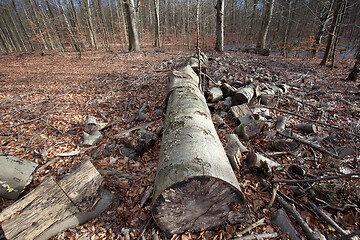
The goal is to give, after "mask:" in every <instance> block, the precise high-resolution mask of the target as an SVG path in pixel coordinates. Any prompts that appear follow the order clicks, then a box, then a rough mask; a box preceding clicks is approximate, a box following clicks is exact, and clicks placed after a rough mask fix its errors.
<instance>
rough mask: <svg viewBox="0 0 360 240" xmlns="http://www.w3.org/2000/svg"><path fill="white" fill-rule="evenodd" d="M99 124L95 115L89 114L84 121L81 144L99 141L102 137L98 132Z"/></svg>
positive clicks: (92, 143)
mask: <svg viewBox="0 0 360 240" xmlns="http://www.w3.org/2000/svg"><path fill="white" fill-rule="evenodd" d="M100 126H101V125H100V124H98V122H97V120H96V117H94V116H89V117H88V118H87V119H86V121H85V126H84V131H83V144H84V145H90V146H93V145H95V144H97V143H98V142H100V141H101V140H102V138H103V136H102V134H101V133H100V132H99V130H100Z"/></svg>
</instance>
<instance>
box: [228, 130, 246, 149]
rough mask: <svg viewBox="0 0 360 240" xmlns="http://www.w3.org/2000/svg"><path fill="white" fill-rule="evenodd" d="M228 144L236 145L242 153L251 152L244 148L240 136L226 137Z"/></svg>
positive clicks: (231, 135)
mask: <svg viewBox="0 0 360 240" xmlns="http://www.w3.org/2000/svg"><path fill="white" fill-rule="evenodd" d="M225 139H226V141H227V143H235V144H236V145H237V146H238V147H239V149H240V152H241V153H247V152H249V150H248V149H247V148H246V147H245V146H244V144H242V143H241V142H240V140H239V138H238V136H237V135H236V134H233V133H232V134H228V135H226V137H225Z"/></svg>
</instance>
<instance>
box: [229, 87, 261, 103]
mask: <svg viewBox="0 0 360 240" xmlns="http://www.w3.org/2000/svg"><path fill="white" fill-rule="evenodd" d="M255 89H256V86H254V85H252V84H251V85H247V86H245V87H242V88H240V89H239V90H237V91H236V93H235V94H234V95H233V96H232V99H231V101H232V105H240V104H244V103H249V102H250V101H251V99H253V97H255V96H256V93H255V91H256V90H255Z"/></svg>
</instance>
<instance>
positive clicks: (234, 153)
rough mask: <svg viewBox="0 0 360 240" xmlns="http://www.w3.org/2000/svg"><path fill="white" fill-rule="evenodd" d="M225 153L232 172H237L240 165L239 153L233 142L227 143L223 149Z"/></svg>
mask: <svg viewBox="0 0 360 240" xmlns="http://www.w3.org/2000/svg"><path fill="white" fill-rule="evenodd" d="M225 152H226V155H227V156H228V158H229V161H230V163H231V166H232V168H233V169H234V171H239V170H240V165H241V163H240V159H241V152H240V148H239V146H238V145H237V144H236V143H234V142H230V143H229V142H228V143H227V144H226V147H225Z"/></svg>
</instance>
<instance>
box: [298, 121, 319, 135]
mask: <svg viewBox="0 0 360 240" xmlns="http://www.w3.org/2000/svg"><path fill="white" fill-rule="evenodd" d="M295 128H296V129H297V130H299V131H302V132H305V133H316V132H317V129H316V127H315V125H314V124H313V123H300V124H297V125H295Z"/></svg>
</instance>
